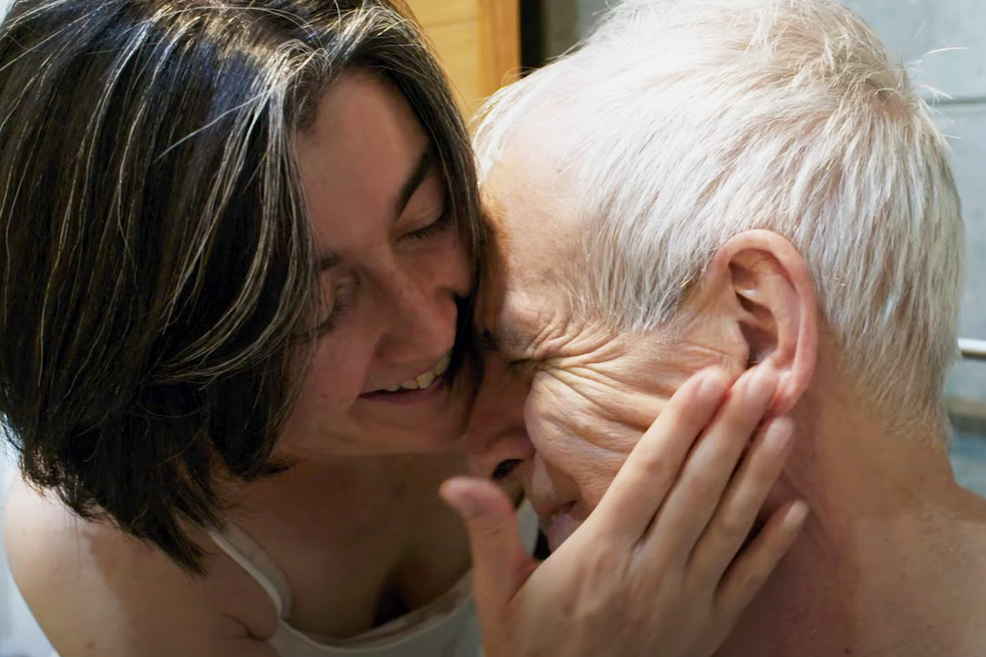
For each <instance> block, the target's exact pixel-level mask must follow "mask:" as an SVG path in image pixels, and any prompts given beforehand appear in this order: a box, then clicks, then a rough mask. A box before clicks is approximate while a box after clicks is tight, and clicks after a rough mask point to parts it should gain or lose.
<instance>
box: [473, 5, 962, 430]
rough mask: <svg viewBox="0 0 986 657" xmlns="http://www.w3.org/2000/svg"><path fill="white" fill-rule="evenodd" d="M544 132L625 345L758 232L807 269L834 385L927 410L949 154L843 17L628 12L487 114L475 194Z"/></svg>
mask: <svg viewBox="0 0 986 657" xmlns="http://www.w3.org/2000/svg"><path fill="white" fill-rule="evenodd" d="M537 113H541V116H550V121H551V124H552V126H554V127H553V128H552V129H558V130H564V131H565V132H564V133H563V134H565V140H566V141H567V143H568V144H570V146H569V150H568V151H567V152H566V158H567V160H568V162H569V166H570V167H572V169H573V171H574V175H575V176H576V179H577V181H578V182H577V184H576V185H575V186H574V189H575V190H576V191H575V193H576V194H577V195H578V198H577V199H575V200H576V203H577V207H578V208H579V212H580V216H581V220H582V221H583V222H584V224H583V225H584V226H585V227H586V230H585V232H584V235H583V245H582V246H583V248H584V250H585V255H586V260H587V262H588V267H587V268H586V269H584V271H586V275H585V276H583V277H580V279H579V280H580V281H581V284H582V285H581V289H580V290H578V300H579V301H580V302H581V303H582V304H583V306H584V307H586V308H589V309H591V310H593V311H594V312H597V313H602V315H603V316H604V317H606V318H607V319H608V320H611V321H612V322H613V324H614V326H615V327H616V328H618V329H621V330H647V329H650V328H653V327H655V326H660V325H662V324H664V323H666V322H668V321H670V320H671V319H672V318H673V317H674V314H675V312H676V310H677V309H678V307H679V306H680V304H681V302H682V300H683V297H684V295H685V294H686V292H685V290H686V289H688V285H687V284H688V282H690V281H697V280H698V279H699V277H701V275H702V272H703V271H704V269H705V267H706V266H707V265H708V263H709V261H710V260H711V258H712V256H713V255H714V253H715V252H716V251H717V249H718V248H719V247H720V246H721V245H722V244H723V243H724V242H725V241H726V240H728V239H729V238H730V237H732V236H733V235H735V234H737V233H740V232H742V231H745V230H749V229H754V228H766V229H769V230H773V231H775V232H777V233H779V234H781V235H783V236H785V237H786V238H788V239H789V240H790V241H791V242H792V243H793V244H794V245H795V247H796V248H798V249H799V250H800V251H801V253H802V254H803V255H804V257H805V259H806V261H807V262H808V265H809V267H810V269H811V272H812V275H813V277H814V281H815V288H816V291H817V293H818V297H819V304H820V308H821V311H822V312H823V313H824V316H825V317H826V320H827V321H828V323H829V325H830V326H831V327H832V328H833V330H834V332H835V335H836V337H837V339H838V340H839V347H840V354H841V357H842V366H843V368H844V370H845V371H847V372H849V373H851V374H852V375H853V376H855V377H856V378H857V381H858V382H859V384H860V385H861V386H863V387H864V389H866V390H867V391H868V392H869V394H870V395H872V398H873V399H874V400H875V401H876V402H877V403H878V404H880V405H881V406H882V405H886V408H889V409H896V411H905V410H907V411H909V410H913V409H914V408H915V405H916V404H917V405H919V406H920V408H921V409H923V410H925V411H927V410H931V409H934V410H937V409H938V408H939V397H940V393H941V387H942V383H943V379H944V376H945V372H946V371H947V369H948V367H949V365H950V364H951V362H952V360H953V359H954V357H955V354H956V349H955V337H956V335H955V330H956V322H957V316H958V303H959V296H960V295H959V292H960V290H959V287H960V283H961V279H962V272H963V253H964V248H963V227H962V220H961V211H960V204H959V199H958V195H957V193H956V190H955V184H954V181H953V179H952V175H951V171H950V169H949V165H948V162H947V151H948V147H947V144H946V143H945V140H944V138H943V137H942V135H941V133H940V132H939V130H938V129H937V128H936V127H935V125H934V122H933V120H932V116H931V112H930V110H929V108H928V106H927V104H926V103H925V102H924V101H923V100H922V99H921V98H920V96H919V95H918V94H917V93H916V92H915V90H914V89H913V88H912V87H911V86H910V84H909V82H908V79H907V75H906V73H905V71H904V70H903V68H902V67H901V66H899V65H894V64H892V63H891V62H890V60H889V58H888V56H887V54H886V52H885V50H884V48H883V46H882V44H881V43H880V41H879V39H878V37H877V36H876V35H875V34H874V33H873V31H872V30H871V29H870V28H869V27H868V26H867V25H866V24H865V23H864V22H863V21H862V20H861V19H860V18H859V17H858V16H856V15H855V14H854V13H852V12H851V11H850V10H848V9H846V8H845V7H842V6H840V5H839V4H837V3H835V2H830V1H827V0H732V1H730V0H630V1H628V2H625V3H624V4H622V5H619V6H617V7H616V8H615V9H614V10H612V11H611V12H610V14H609V15H608V16H607V17H606V19H605V20H604V22H603V23H602V25H601V26H600V28H599V29H598V30H597V31H596V32H595V33H594V34H593V35H592V36H591V37H589V39H588V40H587V41H586V42H585V43H583V44H582V45H581V46H580V47H579V48H577V49H576V50H575V51H573V52H572V53H570V54H568V55H566V56H564V57H562V58H561V59H559V60H557V61H556V62H554V63H552V64H550V65H548V66H547V67H545V68H543V69H541V70H539V71H536V72H534V73H532V74H531V75H529V76H528V77H527V78H525V79H523V80H521V81H520V82H518V83H515V84H514V85H511V86H510V87H508V88H506V89H504V90H502V91H501V92H499V93H498V94H497V95H496V96H494V97H493V98H492V99H491V100H490V101H489V103H488V104H487V106H486V107H485V108H484V110H483V112H482V113H481V115H480V120H479V123H478V125H477V132H476V138H475V141H476V147H477V155H478V158H479V166H480V172H481V173H480V175H481V177H482V178H485V176H486V174H487V173H488V172H489V171H490V169H491V167H492V166H493V165H494V164H495V163H496V160H497V158H498V156H499V154H500V152H501V150H502V148H503V146H504V145H505V143H506V141H507V140H508V139H509V137H510V135H511V134H512V133H513V132H514V130H515V129H516V127H517V126H518V124H519V123H521V122H523V121H524V119H525V118H526V117H529V116H531V115H534V114H537ZM546 113H547V114H546ZM908 415H910V413H908Z"/></svg>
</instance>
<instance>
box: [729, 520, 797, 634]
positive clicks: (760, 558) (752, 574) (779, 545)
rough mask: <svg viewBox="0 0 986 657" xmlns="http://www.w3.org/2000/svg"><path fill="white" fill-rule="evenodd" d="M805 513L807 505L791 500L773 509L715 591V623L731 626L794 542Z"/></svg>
mask: <svg viewBox="0 0 986 657" xmlns="http://www.w3.org/2000/svg"><path fill="white" fill-rule="evenodd" d="M807 516H808V505H807V504H805V503H804V502H802V501H795V502H791V503H789V504H786V505H784V506H782V507H781V508H780V509H778V510H777V511H775V512H774V513H773V514H772V515H771V517H770V519H769V520H768V521H767V524H766V525H764V527H763V529H762V530H761V531H760V533H759V534H758V535H757V536H756V538H754V539H753V541H752V542H751V543H750V544H749V545H748V546H747V547H746V548H744V549H743V551H742V552H741V553H740V555H739V556H738V557H737V558H736V560H735V561H734V562H733V564H732V565H731V566H730V567H729V570H728V571H727V572H726V575H725V577H724V578H723V580H722V583H721V584H720V586H719V590H718V592H717V594H716V603H715V609H716V611H715V615H716V623H719V624H727V625H729V626H730V627H732V626H733V625H734V624H735V622H736V619H737V618H738V617H739V614H740V613H741V612H742V611H743V610H744V609H746V607H747V605H749V604H750V601H751V600H753V596H754V595H756V593H757V592H758V591H759V590H760V589H761V588H762V587H763V585H764V583H765V582H766V581H767V578H768V577H769V576H770V574H771V573H772V572H774V569H775V568H776V567H777V564H778V563H780V560H781V559H782V558H783V557H784V555H785V554H787V552H788V550H789V549H790V548H791V546H792V545H793V544H794V541H795V540H796V539H797V537H798V535H799V534H800V533H801V529H802V528H803V527H804V523H805V519H806V518H807Z"/></svg>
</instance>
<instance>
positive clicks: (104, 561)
mask: <svg viewBox="0 0 986 657" xmlns="http://www.w3.org/2000/svg"><path fill="white" fill-rule="evenodd" d="M3 527H4V545H5V548H6V551H7V555H8V560H9V562H10V568H11V571H12V572H13V575H14V579H15V580H16V582H17V585H18V587H19V588H20V590H21V593H22V594H23V596H24V599H25V600H26V601H27V603H28V606H29V607H30V608H31V611H32V612H33V613H34V615H35V616H36V618H37V619H38V622H39V624H40V625H41V627H42V628H43V629H44V630H45V633H46V634H47V635H48V637H49V639H50V640H51V642H52V644H53V645H54V646H55V648H56V650H58V652H59V654H60V655H61V657H83V656H88V655H100V656H103V657H130V656H132V655H147V656H148V657H156V656H158V655H161V656H162V657H163V656H164V655H178V654H180V655H188V656H189V657H225V656H226V655H243V656H245V657H247V656H248V657H274V655H273V652H271V650H270V648H269V647H268V646H267V645H266V644H265V643H263V642H262V641H259V640H257V639H254V638H252V637H251V632H250V631H248V630H247V627H246V625H245V624H243V623H241V622H239V621H238V620H237V619H236V618H235V616H234V615H231V614H229V613H227V610H226V609H223V608H221V605H218V604H217V596H216V590H215V589H216V587H215V585H214V583H213V582H210V581H209V579H208V578H197V577H194V576H192V575H190V574H188V573H186V572H184V571H183V570H182V569H181V568H179V567H178V566H177V565H176V564H175V563H174V562H172V561H171V560H170V559H169V558H167V557H166V556H165V555H164V553H162V552H161V551H160V550H158V549H156V548H154V547H153V546H151V545H148V544H145V543H143V542H141V541H138V540H135V539H132V538H130V537H128V536H126V535H124V534H123V533H122V532H120V531H118V530H117V529H115V528H114V527H113V526H111V525H110V524H108V523H107V524H104V523H94V522H86V521H84V520H81V519H79V518H78V517H76V516H75V515H74V514H72V513H71V511H69V510H68V509H67V508H66V507H65V506H64V505H63V504H61V502H60V501H58V500H57V499H54V498H53V497H52V498H49V497H47V496H43V495H41V494H39V493H38V492H37V491H35V490H33V489H32V488H30V487H28V486H27V485H26V484H25V483H24V482H23V481H22V480H20V479H19V478H17V479H15V481H14V483H13V485H12V487H11V490H10V496H9V499H8V501H7V505H6V509H5V511H4V522H3Z"/></svg>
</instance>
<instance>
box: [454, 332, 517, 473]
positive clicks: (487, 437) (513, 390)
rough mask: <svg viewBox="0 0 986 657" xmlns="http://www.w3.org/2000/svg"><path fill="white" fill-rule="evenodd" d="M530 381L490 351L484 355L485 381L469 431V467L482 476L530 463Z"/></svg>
mask: <svg viewBox="0 0 986 657" xmlns="http://www.w3.org/2000/svg"><path fill="white" fill-rule="evenodd" d="M529 390H530V382H529V381H527V379H526V378H525V377H521V376H519V375H517V374H515V373H513V372H511V371H510V370H509V368H508V367H507V363H506V361H504V359H503V358H502V357H501V356H500V355H499V354H497V353H496V352H494V351H492V350H490V351H488V352H487V353H486V354H485V355H484V358H483V382H482V385H481V386H480V388H479V394H478V395H477V397H476V401H475V403H474V404H473V411H472V415H471V416H470V418H469V430H468V432H467V434H466V446H467V449H468V451H469V461H470V467H471V469H472V471H473V474H474V475H476V476H481V477H491V476H494V475H496V476H498V477H499V476H504V475H505V474H509V473H510V472H511V471H513V470H514V469H516V467H517V466H522V465H525V464H526V463H528V462H530V460H531V458H532V457H533V455H534V446H533V445H532V444H531V441H530V438H528V435H527V428H526V426H525V424H524V402H525V401H526V399H527V393H528V391H529Z"/></svg>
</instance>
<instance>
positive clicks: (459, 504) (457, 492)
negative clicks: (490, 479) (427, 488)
mask: <svg viewBox="0 0 986 657" xmlns="http://www.w3.org/2000/svg"><path fill="white" fill-rule="evenodd" d="M438 492H439V494H440V495H441V497H442V499H443V500H445V503H446V504H448V505H449V506H451V507H452V508H453V509H454V510H455V511H457V512H458V513H459V515H461V516H464V517H470V516H474V515H476V506H475V503H474V501H473V499H472V496H471V495H470V494H469V490H468V485H467V484H465V483H463V482H461V481H458V480H457V479H449V480H448V481H446V482H445V483H443V484H442V485H441V487H440V488H439V489H438Z"/></svg>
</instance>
